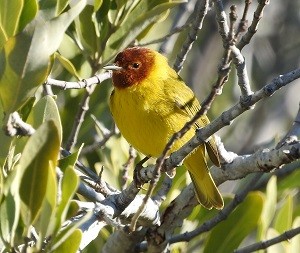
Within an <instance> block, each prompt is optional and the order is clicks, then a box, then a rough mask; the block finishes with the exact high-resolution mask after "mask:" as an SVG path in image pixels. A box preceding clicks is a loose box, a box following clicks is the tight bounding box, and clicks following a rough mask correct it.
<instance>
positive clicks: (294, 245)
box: [289, 217, 300, 253]
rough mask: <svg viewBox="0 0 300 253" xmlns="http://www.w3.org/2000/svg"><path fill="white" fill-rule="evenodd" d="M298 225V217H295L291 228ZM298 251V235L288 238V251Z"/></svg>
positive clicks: (299, 221) (299, 248) (292, 252)
mask: <svg viewBox="0 0 300 253" xmlns="http://www.w3.org/2000/svg"><path fill="white" fill-rule="evenodd" d="M298 227H300V217H296V219H295V220H294V222H293V228H298ZM299 252H300V235H297V236H295V237H293V238H292V239H291V240H290V250H289V253H299Z"/></svg>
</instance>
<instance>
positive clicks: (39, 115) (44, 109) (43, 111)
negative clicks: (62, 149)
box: [28, 96, 62, 143]
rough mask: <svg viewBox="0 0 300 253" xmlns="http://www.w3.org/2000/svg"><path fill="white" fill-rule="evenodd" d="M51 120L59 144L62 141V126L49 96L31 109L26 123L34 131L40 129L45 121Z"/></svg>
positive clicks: (56, 109)
mask: <svg viewBox="0 0 300 253" xmlns="http://www.w3.org/2000/svg"><path fill="white" fill-rule="evenodd" d="M48 120H52V121H53V122H54V123H55V124H56V127H57V129H58V135H59V142H60V143H61V140H62V125H61V120H60V115H59V111H58V108H57V105H56V102H55V100H54V99H53V98H52V97H51V96H45V97H43V98H42V99H40V100H39V101H38V102H37V103H36V105H35V106H34V107H33V108H32V110H31V112H30V114H29V117H28V123H29V124H30V125H31V126H32V127H33V128H35V129H37V128H38V127H40V126H41V125H42V124H43V123H44V122H45V121H48Z"/></svg>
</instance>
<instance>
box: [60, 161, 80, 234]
mask: <svg viewBox="0 0 300 253" xmlns="http://www.w3.org/2000/svg"><path fill="white" fill-rule="evenodd" d="M78 184H79V178H78V176H77V174H76V172H75V171H74V169H73V168H72V167H71V166H69V167H68V168H67V169H66V171H65V172H64V176H63V179H62V185H61V191H62V193H61V194H62V196H61V201H60V203H59V206H58V209H57V212H56V221H57V224H56V229H57V231H58V229H59V228H60V226H61V224H62V223H63V222H64V221H65V219H66V216H67V213H68V209H69V206H70V203H71V199H72V197H73V196H74V194H75V192H76V190H77V187H78Z"/></svg>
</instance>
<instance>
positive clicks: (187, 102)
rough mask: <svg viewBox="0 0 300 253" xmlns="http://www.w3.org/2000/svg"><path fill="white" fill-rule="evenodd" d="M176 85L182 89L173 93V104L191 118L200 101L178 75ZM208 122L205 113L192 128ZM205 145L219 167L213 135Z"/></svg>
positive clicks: (210, 156)
mask: <svg viewBox="0 0 300 253" xmlns="http://www.w3.org/2000/svg"><path fill="white" fill-rule="evenodd" d="M177 85H180V86H182V89H180V93H178V92H177V93H176V94H174V98H175V105H176V107H177V108H178V109H180V110H181V112H183V113H185V114H186V115H187V116H188V117H189V118H190V119H191V118H193V117H194V116H195V114H196V113H197V112H198V111H199V110H200V108H201V106H200V103H199V101H198V99H197V98H196V96H195V94H194V92H193V91H192V90H191V89H190V88H189V87H188V86H186V85H185V83H184V82H183V81H182V79H181V78H180V77H178V81H177ZM177 89H178V87H177ZM208 124H209V119H208V118H207V116H206V115H203V116H201V117H200V118H199V119H198V120H197V122H196V123H195V125H194V128H195V130H196V129H199V128H202V127H203V126H206V125H208ZM205 147H206V150H207V153H208V155H209V158H210V159H211V161H212V162H213V163H214V164H215V165H216V166H218V167H220V159H219V154H218V149H217V146H216V142H215V137H214V136H211V137H210V138H209V140H208V141H207V142H205Z"/></svg>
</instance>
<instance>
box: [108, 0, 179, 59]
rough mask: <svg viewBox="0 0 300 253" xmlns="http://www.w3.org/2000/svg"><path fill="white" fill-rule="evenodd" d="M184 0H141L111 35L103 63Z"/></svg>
mask: <svg viewBox="0 0 300 253" xmlns="http://www.w3.org/2000/svg"><path fill="white" fill-rule="evenodd" d="M182 2H183V1H172V2H163V3H161V2H160V1H151V0H148V1H140V2H139V3H138V4H137V6H136V7H135V8H134V9H133V10H132V11H131V13H130V15H128V18H127V19H125V20H124V21H123V23H122V25H120V26H119V27H118V29H117V30H116V32H115V33H113V34H112V36H111V37H110V39H109V41H108V44H107V45H106V47H105V50H104V53H103V55H104V57H103V58H104V59H103V63H106V62H107V61H109V60H110V59H111V58H113V57H114V56H115V55H116V54H117V52H118V51H121V50H123V49H124V48H125V47H127V46H128V45H129V44H130V43H132V42H133V41H134V40H135V39H136V37H137V36H138V35H139V34H140V33H141V32H142V31H143V30H145V29H147V27H148V26H149V25H151V24H153V23H155V22H157V21H158V20H159V19H160V18H161V14H162V13H164V12H165V11H167V10H168V9H171V8H173V7H174V6H176V5H178V4H180V3H182Z"/></svg>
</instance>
